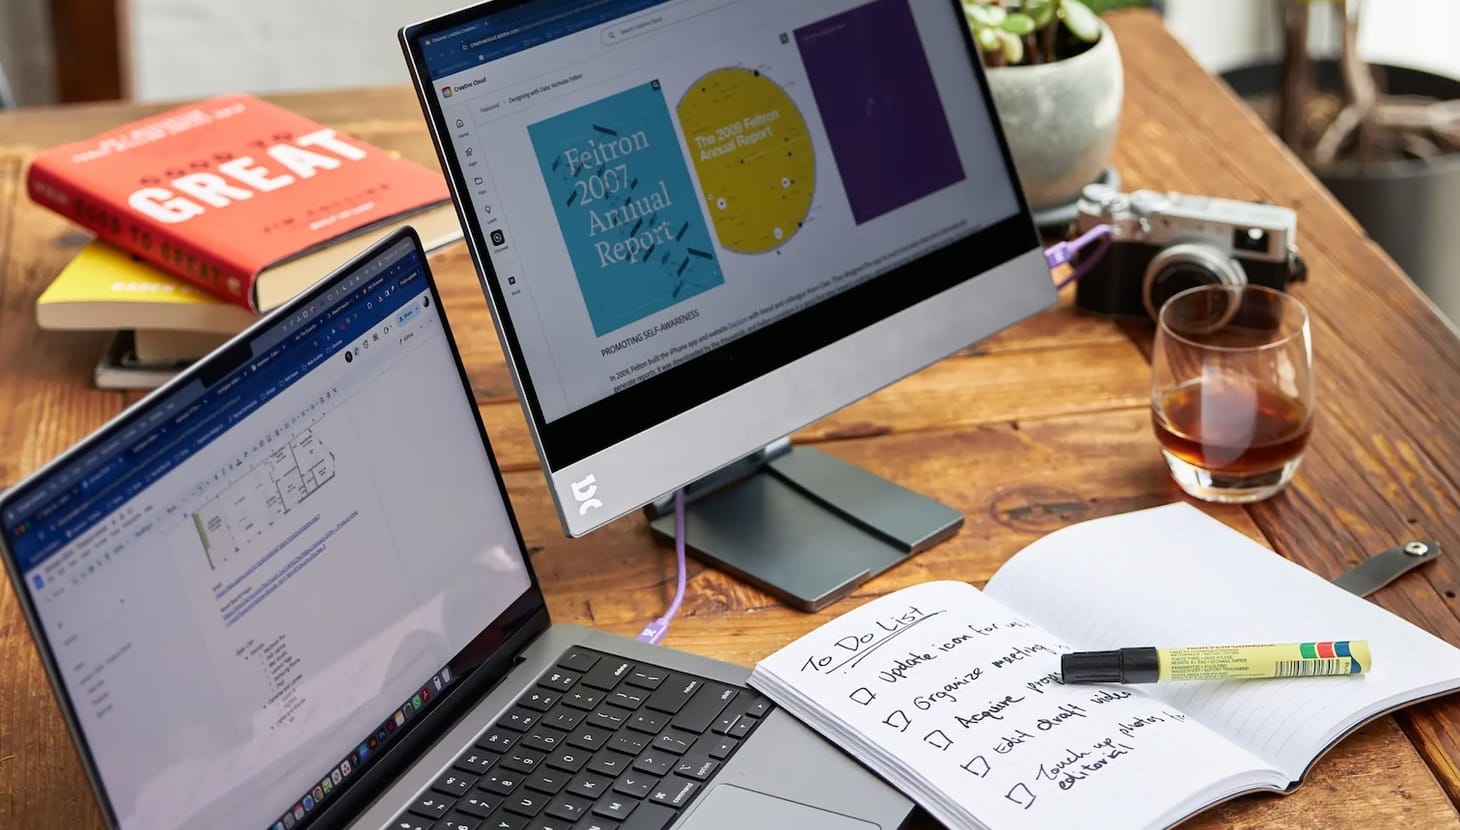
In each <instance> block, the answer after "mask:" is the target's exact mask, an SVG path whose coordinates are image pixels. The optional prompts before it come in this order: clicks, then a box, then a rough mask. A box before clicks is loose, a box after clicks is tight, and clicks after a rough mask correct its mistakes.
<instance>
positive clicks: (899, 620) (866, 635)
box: [751, 582, 1261, 828]
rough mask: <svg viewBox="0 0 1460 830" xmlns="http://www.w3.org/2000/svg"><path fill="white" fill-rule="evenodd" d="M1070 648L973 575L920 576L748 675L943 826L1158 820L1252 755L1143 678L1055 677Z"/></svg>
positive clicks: (1249, 765)
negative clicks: (964, 579)
mask: <svg viewBox="0 0 1460 830" xmlns="http://www.w3.org/2000/svg"><path fill="white" fill-rule="evenodd" d="M1067 650H1068V647H1067V646H1065V645H1064V644H1063V643H1062V642H1060V641H1059V640H1057V639H1055V638H1054V637H1052V636H1050V635H1049V634H1048V633H1047V632H1045V631H1044V630H1043V629H1041V628H1039V627H1037V626H1033V625H1031V624H1030V623H1029V622H1028V621H1026V620H1025V619H1023V618H1021V617H1020V616H1018V615H1016V614H1014V613H1011V612H1010V611H1009V610H1008V609H1007V608H1005V607H1004V606H1003V605H1001V604H999V603H997V602H994V601H992V600H990V599H988V598H986V597H984V596H983V595H981V594H980V593H979V592H978V590H977V589H975V588H973V587H972V586H969V585H966V584H963V583H958V582H930V583H926V584H923V585H918V586H914V587H912V588H907V589H904V590H902V591H899V592H897V593H895V594H891V595H889V596H886V597H882V598H880V599H878V600H876V601H874V602H871V603H869V604H867V605H865V606H862V607H861V608H858V609H856V610H855V611H851V612H848V613H846V614H844V615H842V616H841V617H839V618H837V619H835V620H833V621H831V622H829V623H827V624H826V625H824V626H822V627H821V628H819V629H817V630H816V631H814V632H812V633H811V634H808V635H806V636H805V637H803V638H802V639H800V640H798V641H796V642H795V643H792V644H791V645H789V646H787V647H786V648H784V649H782V650H781V651H778V652H776V653H775V654H773V655H771V656H770V657H768V658H766V659H765V660H764V661H762V662H761V663H760V665H759V666H757V667H756V670H755V673H754V675H753V676H752V678H751V683H752V685H755V686H758V687H760V688H761V689H762V690H763V691H765V692H766V693H767V694H768V695H769V696H770V697H771V698H772V699H774V700H776V701H777V702H778V703H780V704H781V705H782V706H785V707H786V708H787V709H789V710H790V711H791V712H792V714H794V715H796V716H798V717H800V718H801V719H802V720H804V721H807V722H808V723H810V724H811V725H812V726H813V728H816V729H818V730H820V731H822V732H823V733H824V734H827V735H828V737H830V738H831V739H832V740H833V741H834V742H837V743H839V744H841V745H842V746H843V747H844V748H847V749H849V750H850V751H851V752H852V754H853V755H854V756H855V757H857V758H859V759H861V760H863V761H864V762H867V763H869V764H870V765H871V766H872V767H873V768H874V769H876V770H877V771H878V772H880V773H882V774H883V775H884V776H885V777H887V778H889V780H892V781H893V783H894V784H896V785H898V786H899V788H901V789H903V791H904V792H907V793H908V794H909V795H910V796H911V797H912V798H914V799H915V800H917V801H918V802H919V803H920V804H922V805H923V806H924V807H925V808H927V809H928V810H929V812H931V813H933V815H934V816H936V817H937V818H939V819H940V820H941V821H943V822H944V823H945V824H948V825H950V826H968V824H969V820H970V819H969V817H975V816H976V817H977V820H978V822H979V823H980V824H982V825H984V826H988V827H994V828H1020V827H1059V826H1070V827H1075V826H1089V825H1090V824H1091V823H1092V822H1094V823H1100V824H1105V825H1109V826H1121V827H1140V826H1147V825H1159V824H1164V823H1169V822H1170V821H1173V820H1174V819H1175V818H1178V817H1180V816H1181V815H1184V814H1186V813H1187V812H1190V811H1191V809H1194V808H1195V806H1200V804H1197V805H1194V806H1189V807H1187V808H1186V809H1184V810H1183V809H1181V806H1182V805H1183V804H1185V803H1189V802H1190V801H1191V800H1192V799H1194V798H1196V797H1197V796H1198V794H1199V793H1200V792H1203V791H1205V790H1208V789H1210V788H1211V787H1212V786H1213V785H1214V784H1215V783H1217V782H1219V781H1224V782H1227V784H1226V787H1227V789H1226V791H1230V790H1231V787H1232V782H1233V781H1234V780H1235V779H1238V778H1242V777H1243V776H1244V775H1245V776H1246V777H1247V778H1248V779H1249V780H1250V779H1251V778H1252V776H1251V774H1250V773H1251V771H1253V770H1255V769H1257V768H1259V767H1260V766H1261V763H1260V762H1259V761H1258V760H1257V759H1256V758H1254V757H1253V756H1251V755H1250V754H1249V753H1247V752H1245V751H1243V750H1241V749H1240V748H1239V747H1237V746H1236V745H1234V744H1232V743H1230V742H1228V741H1226V740H1224V739H1222V738H1220V737H1218V736H1217V735H1215V734H1214V733H1212V732H1211V731H1210V730H1208V729H1206V728H1205V727H1203V726H1201V725H1200V724H1199V723H1197V722H1196V721H1195V720H1193V719H1190V718H1187V717H1185V716H1184V715H1182V714H1181V713H1179V712H1176V711H1174V710H1173V709H1171V708H1170V707H1169V706H1167V705H1166V704H1164V703H1163V702H1161V701H1158V700H1154V699H1152V698H1150V697H1147V696H1145V695H1143V694H1141V693H1140V692H1138V691H1137V692H1133V691H1126V690H1121V689H1100V688H1094V687H1089V686H1063V685H1061V684H1059V683H1058V682H1056V681H1057V678H1058V668H1059V658H1058V655H1059V654H1060V653H1062V652H1064V651H1067ZM899 769H901V770H902V772H899ZM907 770H913V771H915V772H916V775H915V776H911V777H900V776H906V775H907V773H906V771H907ZM914 779H917V780H914ZM933 791H938V792H941V793H943V794H944V795H946V796H947V797H948V798H949V799H950V801H951V802H952V803H951V804H949V805H939V804H938V802H937V800H936V798H934V797H933V796H932V795H931V794H930V793H931V792H933ZM1101 817H1105V818H1104V819H1103V820H1099V821H1097V819H1101Z"/></svg>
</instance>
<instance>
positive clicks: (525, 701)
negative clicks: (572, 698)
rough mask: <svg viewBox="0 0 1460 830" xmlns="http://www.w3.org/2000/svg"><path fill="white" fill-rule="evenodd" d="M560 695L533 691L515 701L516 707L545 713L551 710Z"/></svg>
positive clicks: (545, 690)
mask: <svg viewBox="0 0 1460 830" xmlns="http://www.w3.org/2000/svg"><path fill="white" fill-rule="evenodd" d="M560 697H562V695H560V694H558V693H557V692H550V691H548V690H547V689H533V690H532V691H530V692H528V693H527V694H525V695H523V696H522V699H521V700H519V701H517V705H519V706H523V707H526V708H528V709H531V710H532V711H534V712H546V711H547V710H549V709H551V708H553V704H554V703H557V702H558V698H560Z"/></svg>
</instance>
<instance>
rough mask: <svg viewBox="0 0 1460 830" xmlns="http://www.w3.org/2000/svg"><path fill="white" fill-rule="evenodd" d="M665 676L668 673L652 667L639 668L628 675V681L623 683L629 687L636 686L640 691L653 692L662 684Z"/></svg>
mask: <svg viewBox="0 0 1460 830" xmlns="http://www.w3.org/2000/svg"><path fill="white" fill-rule="evenodd" d="M666 674H668V672H666V671H664V670H663V669H656V668H654V667H653V666H640V667H638V668H637V669H634V670H633V671H632V672H630V673H629V679H628V680H627V681H625V682H627V683H628V684H629V685H630V686H638V687H639V688H640V689H648V690H650V691H653V690H654V689H657V688H659V684H660V683H663V682H664V676H665V675H666Z"/></svg>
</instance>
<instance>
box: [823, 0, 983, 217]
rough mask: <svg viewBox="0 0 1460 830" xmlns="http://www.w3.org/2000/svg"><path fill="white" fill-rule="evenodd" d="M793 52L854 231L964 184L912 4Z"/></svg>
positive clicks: (852, 21)
mask: <svg viewBox="0 0 1460 830" xmlns="http://www.w3.org/2000/svg"><path fill="white" fill-rule="evenodd" d="M796 47H797V48H798V49H799V50H800V52H801V60H802V62H803V63H804V64H805V66H806V74H807V76H808V77H809V78H810V80H811V92H812V94H813V95H814V96H815V97H816V107H817V109H818V110H819V111H820V113H821V120H822V123H823V124H824V125H825V127H826V132H827V135H828V137H829V138H830V140H831V151H832V154H833V155H834V156H835V157H836V165H837V170H838V171H839V172H840V173H841V179H842V184H843V186H844V187H845V188H846V192H847V200H848V201H849V202H850V203H851V206H852V217H853V219H855V220H856V222H857V224H858V225H861V224H863V223H865V222H870V221H871V220H873V219H876V218H877V217H879V216H882V215H884V214H886V213H890V212H892V211H894V210H896V209H897V208H900V207H902V206H903V205H906V204H910V203H912V202H915V201H917V200H918V199H921V198H922V197H924V196H927V195H928V194H930V193H934V192H936V191H938V190H941V189H943V188H945V187H947V186H949V185H951V184H954V183H956V182H959V181H962V180H963V177H964V173H963V165H962V164H960V163H959V161H958V151H957V148H956V147H954V144H953V132H952V130H950V129H949V127H948V117H947V116H946V115H945V114H944V112H943V105H942V103H941V102H940V101H939V100H938V90H937V88H936V87H935V86H934V85H933V72H932V70H931V69H930V68H929V67H928V56H927V54H926V53H924V51H923V44H922V41H921V40H920V39H919V38H918V31H917V26H916V24H915V23H914V22H913V16H912V10H911V9H910V8H909V7H908V4H907V0H875V2H872V3H868V4H866V5H865V6H859V7H857V8H855V9H853V10H851V11H849V12H845V13H843V14H839V15H835V16H833V17H828V18H826V19H825V20H819V21H817V22H815V23H812V24H811V25H809V26H805V27H803V28H800V29H797V30H796Z"/></svg>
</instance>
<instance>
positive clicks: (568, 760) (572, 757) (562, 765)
mask: <svg viewBox="0 0 1460 830" xmlns="http://www.w3.org/2000/svg"><path fill="white" fill-rule="evenodd" d="M591 757H593V753H592V752H589V751H588V750H586V749H579V748H578V747H576V746H568V747H563V748H562V749H560V750H558V751H557V752H554V753H553V754H552V755H549V756H548V758H547V760H546V761H544V762H543V763H545V764H547V765H548V766H550V767H553V768H554V769H561V770H567V771H568V772H577V771H578V770H580V769H583V765H584V764H586V763H588V759H589V758H591Z"/></svg>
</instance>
